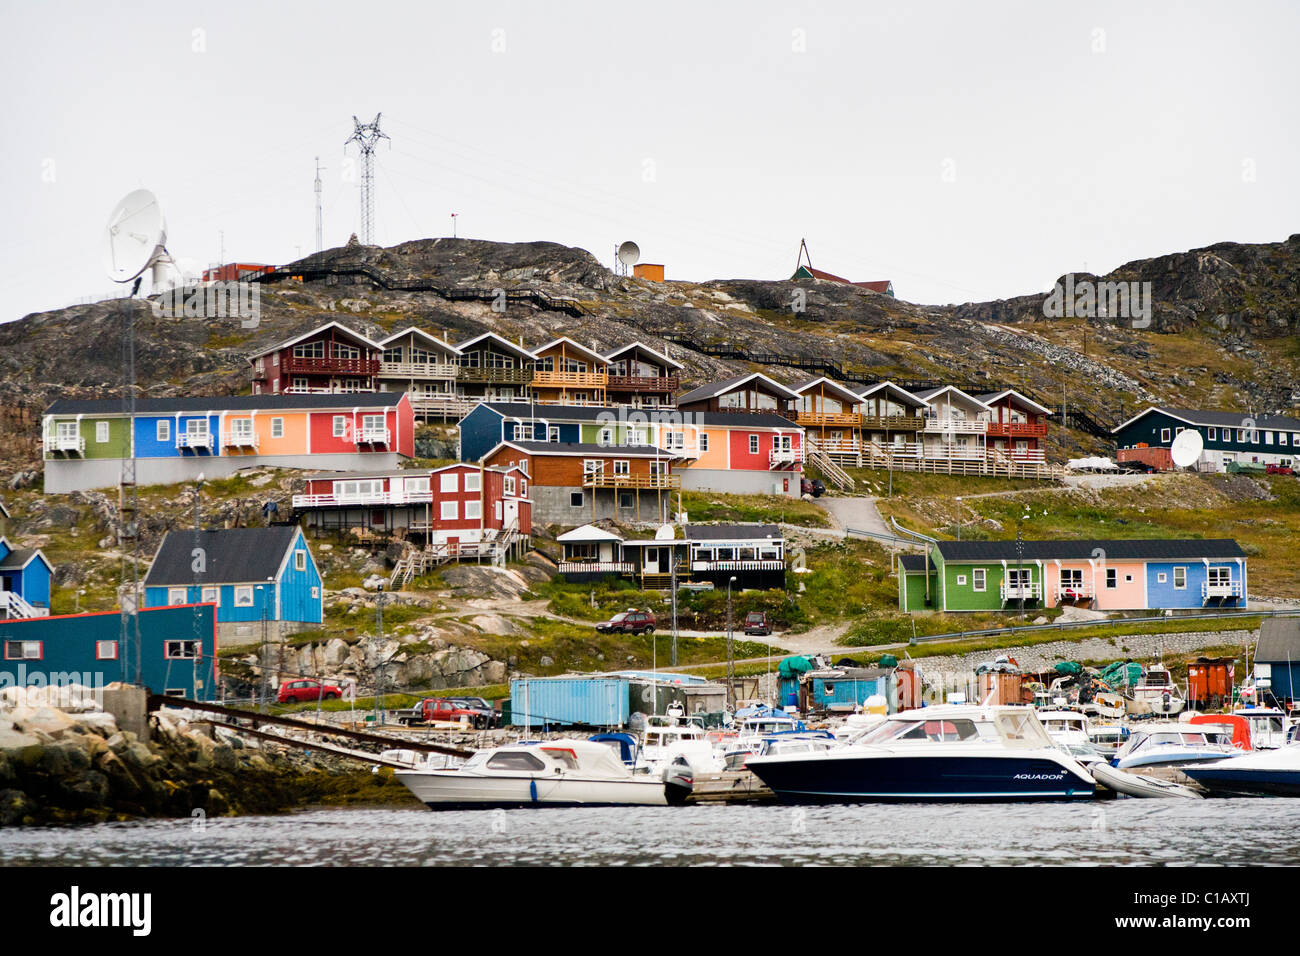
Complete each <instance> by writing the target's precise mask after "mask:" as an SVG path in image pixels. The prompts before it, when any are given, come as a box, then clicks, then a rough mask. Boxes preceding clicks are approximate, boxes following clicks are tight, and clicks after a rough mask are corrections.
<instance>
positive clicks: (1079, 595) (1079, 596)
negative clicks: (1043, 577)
mask: <svg viewBox="0 0 1300 956" xmlns="http://www.w3.org/2000/svg"><path fill="white" fill-rule="evenodd" d="M1093 596H1094V595H1093V590H1092V585H1091V584H1062V585H1061V586H1060V587H1058V588H1057V589H1056V599H1057V600H1058V601H1087V600H1090V599H1091V598H1092V597H1093Z"/></svg>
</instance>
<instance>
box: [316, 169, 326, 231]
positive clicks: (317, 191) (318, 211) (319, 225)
mask: <svg viewBox="0 0 1300 956" xmlns="http://www.w3.org/2000/svg"><path fill="white" fill-rule="evenodd" d="M324 237H325V232H324V229H323V228H322V227H321V212H320V157H319V156H317V157H316V251H317V252H321V251H322V250H323V249H324V248H325V238H324Z"/></svg>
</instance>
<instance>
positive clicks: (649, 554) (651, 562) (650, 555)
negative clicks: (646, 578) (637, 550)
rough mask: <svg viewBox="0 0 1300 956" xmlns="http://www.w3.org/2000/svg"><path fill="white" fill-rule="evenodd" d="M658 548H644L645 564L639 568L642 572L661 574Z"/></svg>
mask: <svg viewBox="0 0 1300 956" xmlns="http://www.w3.org/2000/svg"><path fill="white" fill-rule="evenodd" d="M659 550H660V549H659V548H646V549H645V564H644V565H643V566H642V568H641V570H642V573H644V574H661V573H662V569H661V565H660V561H659Z"/></svg>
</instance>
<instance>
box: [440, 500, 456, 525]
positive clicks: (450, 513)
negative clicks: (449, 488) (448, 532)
mask: <svg viewBox="0 0 1300 956" xmlns="http://www.w3.org/2000/svg"><path fill="white" fill-rule="evenodd" d="M441 517H442V520H443V521H455V520H456V519H457V518H458V517H460V507H459V504H458V503H457V502H455V501H444V502H443V503H442V513H441Z"/></svg>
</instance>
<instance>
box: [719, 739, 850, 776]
mask: <svg viewBox="0 0 1300 956" xmlns="http://www.w3.org/2000/svg"><path fill="white" fill-rule="evenodd" d="M838 744H839V741H838V740H836V739H835V735H834V734H832V733H829V732H828V731H824V730H810V731H793V732H790V733H778V734H772V735H770V736H767V737H762V738H759V739H756V740H751V741H745V742H737V743H735V744H733V745H732V749H730V750H729V751H728V752H727V753H726V754H724V755H723V764H724V768H725V769H727V770H744V769H747V767H748V763H749V759H750V758H751V757H755V756H767V755H769V754H794V753H812V752H815V751H821V750H829V749H830V748H832V747H834V746H837V745H838Z"/></svg>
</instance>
